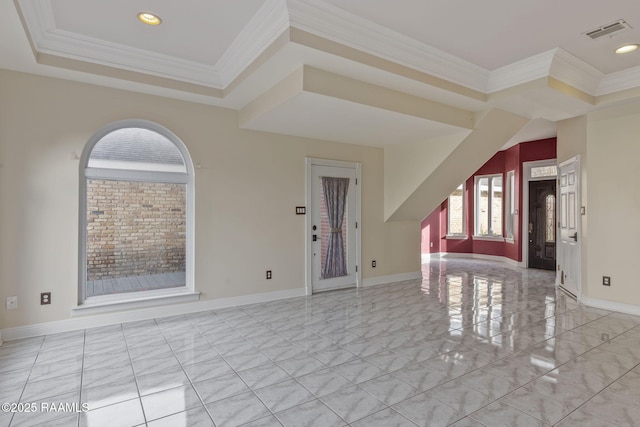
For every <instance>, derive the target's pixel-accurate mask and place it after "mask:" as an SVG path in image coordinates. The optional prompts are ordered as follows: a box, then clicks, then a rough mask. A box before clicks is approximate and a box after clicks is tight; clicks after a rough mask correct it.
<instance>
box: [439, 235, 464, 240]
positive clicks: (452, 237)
mask: <svg viewBox="0 0 640 427" xmlns="http://www.w3.org/2000/svg"><path fill="white" fill-rule="evenodd" d="M444 238H445V239H447V240H467V239H468V238H469V236H467V235H466V234H447V235H446V236H444Z"/></svg>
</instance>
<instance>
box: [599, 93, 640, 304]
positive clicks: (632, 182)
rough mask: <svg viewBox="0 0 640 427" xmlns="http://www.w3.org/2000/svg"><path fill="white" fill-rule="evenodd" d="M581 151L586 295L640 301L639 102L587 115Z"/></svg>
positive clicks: (613, 300)
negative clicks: (584, 155)
mask: <svg viewBox="0 0 640 427" xmlns="http://www.w3.org/2000/svg"><path fill="white" fill-rule="evenodd" d="M587 151H588V153H589V159H588V167H589V187H588V190H587V192H588V197H589V206H588V207H587V216H588V217H589V254H588V255H589V256H588V263H587V283H588V296H589V297H590V298H594V299H600V300H607V301H611V302H616V303H623V304H631V305H635V306H640V286H639V285H638V268H637V266H638V256H639V254H640V250H639V249H638V242H640V221H639V218H640V168H639V167H638V159H639V158H640V103H636V104H634V105H628V106H625V107H622V108H615V109H609V110H605V111H600V112H597V113H593V114H591V115H589V117H588V125H587ZM602 276H611V287H605V286H602Z"/></svg>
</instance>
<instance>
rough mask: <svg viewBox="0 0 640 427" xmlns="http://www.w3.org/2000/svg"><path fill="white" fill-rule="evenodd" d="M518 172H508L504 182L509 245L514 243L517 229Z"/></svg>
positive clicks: (505, 216)
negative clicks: (516, 187) (516, 186)
mask: <svg viewBox="0 0 640 427" xmlns="http://www.w3.org/2000/svg"><path fill="white" fill-rule="evenodd" d="M515 185H516V171H515V170H510V171H508V172H507V179H506V180H505V182H504V185H503V187H504V189H505V192H504V195H505V196H504V205H503V206H504V207H506V209H504V208H503V209H504V212H505V215H504V230H505V241H506V242H508V243H514V235H515V228H516V210H517V208H516V189H515Z"/></svg>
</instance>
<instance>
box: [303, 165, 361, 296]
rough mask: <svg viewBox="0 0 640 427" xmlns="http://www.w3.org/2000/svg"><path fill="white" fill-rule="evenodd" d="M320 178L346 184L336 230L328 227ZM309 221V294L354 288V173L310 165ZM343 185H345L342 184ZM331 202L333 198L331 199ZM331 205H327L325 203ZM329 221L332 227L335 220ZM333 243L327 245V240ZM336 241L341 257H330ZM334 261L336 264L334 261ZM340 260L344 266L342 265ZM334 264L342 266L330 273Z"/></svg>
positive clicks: (355, 228) (356, 275)
mask: <svg viewBox="0 0 640 427" xmlns="http://www.w3.org/2000/svg"><path fill="white" fill-rule="evenodd" d="M323 177H329V178H344V179H347V180H348V185H347V193H346V201H345V206H344V213H343V215H342V217H341V218H340V221H339V223H341V226H340V227H332V226H331V219H332V218H330V216H334V217H335V218H337V216H335V215H334V214H330V213H329V210H330V209H331V207H329V206H328V204H327V200H326V199H325V188H324V186H323V185H324V184H323V179H322V178H323ZM310 179H311V188H310V190H311V200H310V202H311V221H310V222H309V223H308V230H307V233H309V242H310V253H311V262H310V264H311V266H310V267H311V287H312V292H319V291H327V290H332V289H339V288H345V287H350V286H355V285H356V284H357V278H358V274H357V269H358V267H357V260H358V253H357V226H358V224H357V221H358V209H359V207H358V197H357V191H356V187H357V182H356V179H357V169H356V168H354V167H340V166H327V165H317V164H312V165H311V174H310ZM342 182H343V183H345V184H346V182H345V181H344V180H343V181H342ZM334 199H335V198H334ZM329 205H331V202H330V203H329ZM335 218H333V223H334V224H333V225H335V224H336V222H335V221H336V219H335ZM332 239H334V240H333V243H330V240H332ZM338 240H340V241H341V242H339V243H340V245H339V246H341V249H340V251H339V252H340V254H341V255H343V257H341V256H338V257H332V256H331V254H335V251H331V247H333V248H335V246H336V245H335V243H336V242H338ZM336 259H338V261H335V260H336ZM342 259H344V262H343V261H342ZM334 263H339V264H341V265H342V267H341V268H338V269H332V268H331V266H332V265H333V264H334Z"/></svg>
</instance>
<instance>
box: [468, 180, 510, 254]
mask: <svg viewBox="0 0 640 427" xmlns="http://www.w3.org/2000/svg"><path fill="white" fill-rule="evenodd" d="M498 177H500V178H502V212H500V215H501V217H502V222H503V224H502V229H503V230H504V175H503V174H501V173H496V174H489V175H478V176H476V177H475V179H474V203H475V206H474V230H473V239H474V240H492V241H494V240H495V241H501V242H504V236H503V235H501V234H493V230H492V229H491V218H492V216H493V178H498ZM483 178H487V182H488V189H487V191H488V197H489V203H488V206H487V220H488V222H487V224H488V226H489V230H488V234H478V230H479V228H480V221H479V219H480V215H479V213H480V212H479V209H480V203H479V200H480V186H479V185H478V181H480V180H481V179H483Z"/></svg>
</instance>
